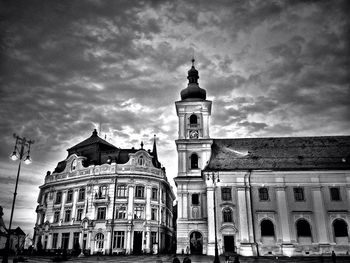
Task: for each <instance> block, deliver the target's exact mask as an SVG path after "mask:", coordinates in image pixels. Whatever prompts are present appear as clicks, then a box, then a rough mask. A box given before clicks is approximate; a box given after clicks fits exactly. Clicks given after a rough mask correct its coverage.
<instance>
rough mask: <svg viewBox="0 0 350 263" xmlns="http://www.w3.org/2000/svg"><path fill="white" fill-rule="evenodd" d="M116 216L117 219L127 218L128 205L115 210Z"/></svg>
mask: <svg viewBox="0 0 350 263" xmlns="http://www.w3.org/2000/svg"><path fill="white" fill-rule="evenodd" d="M115 218H116V219H125V218H126V207H125V206H120V207H117V209H116V210H115Z"/></svg>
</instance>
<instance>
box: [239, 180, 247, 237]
mask: <svg viewBox="0 0 350 263" xmlns="http://www.w3.org/2000/svg"><path fill="white" fill-rule="evenodd" d="M245 192H246V191H245V187H243V186H242V187H237V195H238V213H239V214H238V217H239V228H240V240H241V243H248V242H249V229H248V220H247V219H248V213H247V200H246V193H245Z"/></svg>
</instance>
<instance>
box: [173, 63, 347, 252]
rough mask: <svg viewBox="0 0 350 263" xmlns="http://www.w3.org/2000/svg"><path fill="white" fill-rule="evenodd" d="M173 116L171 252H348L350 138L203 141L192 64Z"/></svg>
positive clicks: (204, 119) (206, 116) (200, 99)
mask: <svg viewBox="0 0 350 263" xmlns="http://www.w3.org/2000/svg"><path fill="white" fill-rule="evenodd" d="M187 78H188V86H187V87H186V88H185V89H183V90H182V91H181V100H179V101H176V102H175V106H176V112H177V116H178V122H179V126H178V138H177V140H176V147H177V152H178V174H177V176H176V177H175V179H174V180H175V184H176V186H177V200H178V204H177V206H178V211H177V212H178V219H177V249H176V251H177V253H180V254H181V253H191V254H206V255H214V254H230V253H238V254H240V255H243V256H269V255H271V256H280V255H284V256H308V255H329V254H330V253H331V252H332V251H335V253H336V254H338V255H341V254H348V253H350V243H349V225H350V136H324V137H274V138H227V139H216V138H211V137H210V116H211V111H212V101H209V100H206V90H204V89H202V88H200V87H199V84H198V79H199V74H198V71H197V70H196V68H195V66H194V60H192V67H191V69H190V70H189V71H188V77H187Z"/></svg>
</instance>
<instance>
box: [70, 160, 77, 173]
mask: <svg viewBox="0 0 350 263" xmlns="http://www.w3.org/2000/svg"><path fill="white" fill-rule="evenodd" d="M76 169H77V160H73V162H72V165H71V171H72V172H74V171H75V170H76Z"/></svg>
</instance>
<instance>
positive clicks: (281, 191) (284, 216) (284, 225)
mask: <svg viewBox="0 0 350 263" xmlns="http://www.w3.org/2000/svg"><path fill="white" fill-rule="evenodd" d="M276 195H277V207H278V215H279V218H280V220H281V222H280V224H281V230H282V243H286V244H289V243H290V242H291V236H290V229H289V226H290V223H289V211H288V207H287V199H286V187H284V186H283V187H276Z"/></svg>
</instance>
